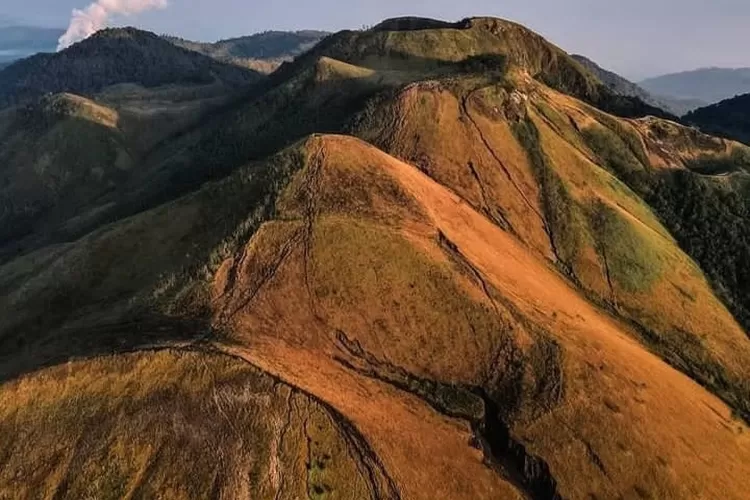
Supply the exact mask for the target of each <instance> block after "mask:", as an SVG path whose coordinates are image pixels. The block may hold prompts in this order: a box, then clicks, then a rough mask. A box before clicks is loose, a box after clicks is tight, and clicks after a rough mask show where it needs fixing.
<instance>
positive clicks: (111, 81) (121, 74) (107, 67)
mask: <svg viewBox="0 0 750 500" xmlns="http://www.w3.org/2000/svg"><path fill="white" fill-rule="evenodd" d="M259 78H260V77H259V75H258V74H257V73H255V72H253V71H250V70H247V69H243V68H239V67H237V66H233V65H229V64H225V63H221V62H219V61H216V60H214V59H212V58H210V57H207V56H204V55H202V54H198V53H196V52H192V51H189V50H186V49H183V48H180V47H176V46H175V45H173V44H171V43H169V42H168V41H166V40H163V39H161V38H159V37H158V36H156V35H154V34H152V33H148V32H144V31H139V30H136V29H133V28H123V29H108V30H104V31H100V32H99V33H97V34H96V35H94V36H92V37H91V38H89V39H87V40H85V41H83V42H81V43H78V44H75V45H74V46H72V47H70V48H69V49H67V50H64V51H62V52H58V53H55V54H38V55H35V56H33V57H30V58H28V59H24V60H23V61H19V62H18V63H16V64H14V65H12V66H10V67H8V68H6V69H5V70H4V71H2V72H1V73H0V107H3V106H8V105H10V104H16V103H19V102H20V103H23V102H28V101H30V100H33V99H35V98H37V97H40V96H42V95H44V94H47V93H53V94H54V93H59V92H73V93H76V94H82V95H91V94H94V93H96V92H98V91H100V90H102V89H104V88H105V87H108V86H110V85H115V84H118V83H137V84H139V85H142V86H144V87H157V86H161V85H168V84H210V83H214V82H216V81H218V82H221V83H223V84H226V85H228V86H230V87H243V86H247V85H249V84H252V83H255V82H257V81H258V80H259Z"/></svg>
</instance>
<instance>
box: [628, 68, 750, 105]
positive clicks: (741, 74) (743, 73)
mask: <svg viewBox="0 0 750 500" xmlns="http://www.w3.org/2000/svg"><path fill="white" fill-rule="evenodd" d="M639 85H641V86H642V87H643V88H645V89H646V90H648V91H649V92H652V93H653V94H655V95H664V96H671V97H676V98H680V99H692V100H696V101H700V102H702V103H703V104H704V105H709V104H712V103H716V102H719V101H722V100H724V99H728V98H731V97H734V96H736V95H738V94H746V93H748V92H750V68H701V69H697V70H692V71H683V72H679V73H671V74H668V75H663V76H659V77H654V78H649V79H646V80H643V81H641V82H639ZM696 107H701V106H696Z"/></svg>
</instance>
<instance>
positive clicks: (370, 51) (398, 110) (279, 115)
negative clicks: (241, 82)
mask: <svg viewBox="0 0 750 500" xmlns="http://www.w3.org/2000/svg"><path fill="white" fill-rule="evenodd" d="M148 95H149V96H150V97H151V98H153V96H154V94H148ZM48 99H52V101H51V104H47V105H46V107H42V108H38V107H36V106H38V105H36V106H31V107H29V108H25V109H29V113H31V111H35V113H37V114H29V115H28V118H27V120H28V123H29V124H30V125H29V128H28V129H24V130H20V129H19V127H17V126H11V125H9V124H12V123H15V122H13V121H12V120H13V119H18V115H17V114H16V115H15V116H11V115H9V113H11V112H9V111H7V110H6V111H3V112H0V133H5V134H15V135H13V137H16V139H15V140H18V141H25V140H28V141H34V143H44V141H45V140H48V139H45V138H47V137H49V136H50V134H51V132H50V130H53V129H55V127H58V126H61V125H59V124H63V125H62V126H65V127H67V126H69V124H70V122H71V121H73V120H76V119H79V120H84V121H85V122H86V123H87V124H89V123H97V124H98V127H99V128H106V130H102V131H101V133H102V134H104V133H105V132H106V135H105V136H104V137H105V138H104V139H103V140H102V143H106V144H109V145H111V146H119V147H121V148H122V151H127V152H131V151H133V153H132V156H133V157H138V158H140V159H141V160H140V161H138V162H136V163H135V164H134V165H133V166H132V167H131V168H130V171H137V175H136V174H132V175H129V176H128V177H127V179H116V180H115V181H114V182H115V185H116V186H118V188H117V191H120V190H121V189H122V188H120V187H119V186H122V185H124V186H127V189H126V190H125V191H127V193H128V196H127V198H128V200H129V202H131V203H135V202H140V203H141V205H140V207H141V208H140V210H132V211H130V212H127V213H126V214H120V216H119V217H118V218H116V219H107V220H106V222H104V221H102V222H101V223H100V224H99V225H91V226H87V229H86V230H85V231H81V232H80V234H77V235H75V236H74V237H73V236H71V234H72V233H69V234H68V237H67V238H62V239H60V240H56V241H54V242H46V243H45V242H44V238H41V236H40V235H39V234H36V233H37V232H44V233H47V232H49V230H50V229H49V228H50V227H58V225H60V224H62V225H63V226H65V225H66V224H68V223H69V222H70V221H71V220H72V221H75V220H76V218H77V217H79V213H78V212H77V211H76V210H75V209H72V211H71V212H69V213H68V214H64V213H62V211H61V212H60V214H59V219H58V220H56V221H52V220H50V221H49V222H48V224H49V225H48V226H46V227H45V228H44V229H43V230H42V229H39V228H33V229H32V234H30V235H25V236H23V237H22V239H23V240H24V241H28V240H29V238H30V239H32V240H34V241H35V244H34V245H31V244H29V245H25V246H24V245H21V246H19V247H17V248H15V249H14V250H12V251H8V252H6V253H5V258H4V259H3V261H2V263H1V264H0V315H2V317H3V318H5V321H3V322H2V323H0V397H1V398H2V400H3V401H4V402H6V404H4V405H2V408H0V444H2V446H0V450H2V451H0V496H2V495H5V496H11V497H20V498H38V497H48V496H51V497H58V498H80V497H93V498H122V497H128V498H134V497H148V496H155V497H161V498H201V497H217V498H236V497H243V498H277V499H297V498H304V497H307V498H314V499H329V498H346V499H349V498H373V499H423V498H424V499H434V498H456V499H462V498H466V499H484V498H486V499H495V498H517V499H524V498H532V499H555V500H557V499H561V498H566V499H579V498H581V499H588V498H675V499H693V498H727V499H738V500H739V499H743V498H744V497H745V496H746V489H747V484H746V483H747V481H746V478H747V477H748V475H749V474H750V427H748V424H749V423H750V338H749V337H748V335H747V331H748V327H749V326H750V314H748V311H750V303H749V302H748V297H750V293H748V292H750V290H748V289H747V286H748V283H750V279H748V278H750V274H749V273H748V271H749V270H750V267H748V266H750V254H748V250H749V249H750V247H748V246H747V242H748V241H750V238H748V234H747V232H746V231H745V229H743V228H750V224H748V223H747V222H748V221H747V217H748V214H750V210H749V208H750V207H748V206H747V202H746V201H745V200H748V199H750V197H748V196H746V194H747V192H748V186H750V174H749V173H748V168H750V149H748V148H746V147H744V146H742V145H741V144H739V143H735V142H731V141H729V140H725V139H719V138H715V137H712V136H708V135H705V134H702V133H700V132H698V131H697V130H696V129H692V128H688V127H685V126H682V125H680V124H677V123H675V122H673V121H669V120H667V119H664V118H660V117H657V116H652V115H653V113H651V111H652V110H653V108H651V107H650V106H648V105H646V104H644V103H642V102H641V101H640V100H639V99H637V98H631V97H626V96H616V95H615V94H614V93H612V92H611V91H610V90H609V89H607V87H606V86H605V85H604V84H603V83H602V82H601V81H600V80H599V79H598V78H597V77H596V76H594V75H593V74H591V72H589V71H588V70H586V69H585V68H584V67H583V66H581V65H580V64H579V63H577V62H576V61H575V60H574V59H572V58H571V57H570V56H569V55H568V54H566V53H564V52H563V51H562V50H560V49H559V48H557V47H555V46H554V45H552V44H550V43H549V42H547V41H546V40H545V39H543V38H542V37H541V36H539V35H537V34H535V33H533V32H531V31H529V30H527V29H526V28H523V27H521V26H519V25H517V24H514V23H511V22H508V21H504V20H500V19H492V18H472V19H466V20H463V21H460V22H458V23H446V22H442V21H434V20H427V19H417V18H403V19H393V20H388V21H385V22H383V23H381V24H380V25H377V26H376V27H375V28H373V29H372V30H368V31H359V32H342V33H338V34H336V35H333V36H331V37H329V38H326V39H325V40H324V41H323V42H321V43H320V44H318V45H317V46H316V47H315V48H313V49H312V50H311V51H309V52H307V53H305V54H303V55H302V56H300V57H298V58H297V59H296V60H295V61H294V62H290V63H286V64H284V65H283V66H282V67H281V68H280V69H279V70H278V71H277V72H276V73H274V74H273V75H272V76H271V77H270V78H268V79H267V80H265V81H264V83H263V84H262V85H260V86H258V87H256V88H255V89H254V90H253V91H252V92H250V93H248V94H246V95H245V96H243V97H242V98H241V99H237V100H234V101H231V103H230V105H227V106H218V107H215V108H212V109H211V110H210V112H208V113H207V114H206V115H205V116H204V117H202V118H201V119H198V120H192V121H190V123H189V124H187V123H188V122H187V121H186V122H185V123H186V124H185V125H183V126H181V127H179V128H176V129H175V131H174V132H173V133H169V134H167V135H164V136H163V137H161V138H160V140H158V141H152V142H153V146H152V147H151V148H150V149H149V151H148V152H143V151H139V150H137V149H136V145H138V144H140V143H141V140H139V139H137V137H143V136H138V135H134V134H136V132H137V131H138V130H140V127H134V126H133V125H132V123H133V122H132V121H130V122H128V120H122V119H117V115H118V114H119V115H120V116H122V114H123V113H124V114H125V115H127V113H132V112H133V111H132V109H133V106H135V103H137V102H139V101H138V100H137V99H134V98H132V97H129V96H128V94H127V91H126V89H119V90H118V91H117V92H116V93H109V94H104V95H98V96H95V97H94V99H88V98H83V97H80V96H70V95H66V96H57V97H52V98H48ZM165 100H167V99H165ZM58 101H60V102H62V103H63V104H64V105H61V104H54V103H56V102H58ZM45 103H47V101H46V100H43V101H42V104H45ZM595 105H598V106H601V107H602V108H606V109H607V110H608V111H609V112H610V113H608V112H605V111H603V110H602V109H599V108H597V107H596V106H595ZM59 108H62V109H63V110H64V111H65V112H64V113H59V112H58V113H55V114H53V117H54V120H51V119H50V118H49V116H48V115H49V111H48V110H49V109H52V110H56V109H59ZM170 109H171V112H173V113H177V109H178V108H170ZM128 110H130V111H128ZM44 112H47V114H45V113H44ZM12 113H18V111H15V110H12ZM40 113H41V116H39V114H40ZM192 113H195V110H192ZM645 115H648V116H645ZM22 116H23V115H22ZM130 116H131V118H130V120H132V119H133V118H132V115H130ZM172 116H179V115H178V114H175V115H172ZM191 116H195V115H191ZM128 123H130V125H128ZM40 124H41V125H40ZM42 125H44V126H42ZM155 128H157V129H158V128H159V127H156V126H155ZM34 134H40V135H34ZM87 135H88V134H87ZM0 144H1V143H0ZM50 144H53V145H52V146H50V147H48V148H45V150H44V151H46V153H44V154H41V153H39V155H40V156H42V157H46V156H49V155H53V154H61V153H58V152H68V153H69V154H70V156H71V157H73V158H80V159H81V162H80V165H84V163H83V160H84V159H85V158H86V157H85V156H84V154H83V152H80V151H73V150H68V149H65V148H60V147H59V146H54V143H52V142H50ZM19 151H25V148H23V147H19ZM28 154H37V153H34V152H30V153H28ZM105 157H106V156H105V155H97V158H98V160H97V163H101V168H102V172H101V173H100V174H98V175H99V176H100V177H99V178H101V179H102V180H103V181H104V182H103V183H105V184H106V180H108V179H110V178H111V176H113V175H115V174H117V172H118V170H117V167H118V163H117V162H116V161H114V159H112V160H110V161H109V162H106V161H105V160H102V159H103V158H105ZM18 158H19V159H17V160H15V161H17V172H22V173H25V175H29V176H31V173H32V172H33V175H34V176H33V177H32V178H31V180H30V181H29V182H28V184H24V185H29V186H32V187H31V188H30V190H31V191H32V192H34V193H47V192H49V193H50V196H52V195H58V194H59V193H65V189H64V188H59V187H58V185H57V184H53V185H51V186H50V185H49V183H50V182H51V180H54V179H57V177H56V176H55V175H53V174H54V173H55V171H54V170H50V167H49V165H53V166H54V165H58V164H59V161H58V160H57V159H56V158H57V157H53V161H49V162H47V163H45V164H43V165H42V167H43V168H42V167H39V166H38V164H39V159H34V158H33V157H32V158H31V159H27V160H24V159H22V158H21V157H18ZM113 158H114V157H113ZM0 164H2V163H0ZM70 165H73V166H78V165H79V162H75V161H74V162H71V163H70ZM136 165H137V166H136ZM24 166H26V169H24ZM104 167H106V168H104ZM91 170H93V168H88V169H84V170H83V171H82V172H81V173H79V174H78V175H88V174H87V173H86V172H88V171H91ZM121 170H122V171H125V169H121ZM72 171H73V172H78V171H77V170H72ZM14 172H16V171H14ZM14 175H15V177H14V178H21V177H20V174H17V175H16V174H14ZM71 175H72V174H71ZM63 177H64V178H63V179H58V181H59V180H67V179H68V176H67V175H66V176H63ZM208 179H210V181H209V182H205V181H206V180H208ZM34 183H37V184H38V185H35V184H34ZM7 184H8V183H7V181H5V182H4V183H3V185H7ZM13 185H15V184H13ZM60 185H62V186H65V184H63V183H61V184H60ZM81 185H86V186H94V187H96V186H97V185H96V184H92V183H91V182H89V181H86V182H78V181H76V180H72V182H71V183H70V184H69V185H68V187H67V189H78V186H81ZM175 185H177V186H181V187H182V189H175ZM159 186H161V187H162V188H163V189H165V190H166V191H168V192H166V193H162V194H163V196H161V197H160V196H156V197H154V192H153V191H152V190H153V189H155V188H156V187H159ZM166 186H169V189H166ZM45 189H48V191H45ZM5 193H7V194H4V195H3V196H4V198H3V199H4V201H10V202H12V203H13V206H19V205H21V200H25V199H26V198H27V197H28V193H27V192H23V191H19V192H18V193H20V194H15V192H13V191H12V190H11V191H6V192H5ZM73 198H75V199H76V200H79V201H81V200H87V201H85V203H86V206H87V207H90V206H91V205H90V203H98V202H101V201H102V200H105V199H106V195H99V194H91V193H82V194H81V193H79V194H76V195H75V196H74V197H73ZM120 202H121V200H115V201H114V203H115V204H118V203H120ZM59 204H60V202H59V201H55V202H54V203H53V206H57V205H59ZM4 206H5V205H4ZM129 206H130V205H129ZM133 206H134V205H133ZM68 217H71V218H70V219H68ZM39 227H41V226H39Z"/></svg>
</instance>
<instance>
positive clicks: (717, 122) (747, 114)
mask: <svg viewBox="0 0 750 500" xmlns="http://www.w3.org/2000/svg"><path fill="white" fill-rule="evenodd" d="M685 120H686V121H687V122H688V123H691V124H693V125H695V126H697V127H699V128H700V129H701V130H704V131H706V132H707V133H710V134H716V135H720V136H723V137H729V138H731V139H734V140H737V141H741V142H744V143H745V144H750V94H745V95H740V96H737V97H734V98H732V99H726V100H724V101H721V102H719V103H717V104H712V105H711V106H706V107H704V108H699V109H696V110H695V111H692V112H691V113H689V114H688V115H686V116H685Z"/></svg>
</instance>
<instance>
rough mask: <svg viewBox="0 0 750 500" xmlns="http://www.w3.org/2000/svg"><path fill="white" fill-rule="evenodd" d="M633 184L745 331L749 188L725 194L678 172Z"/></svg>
mask: <svg viewBox="0 0 750 500" xmlns="http://www.w3.org/2000/svg"><path fill="white" fill-rule="evenodd" d="M633 184H635V185H638V184H645V186H647V187H646V188H645V189H643V192H644V195H645V199H646V201H647V202H648V203H649V204H650V205H651V206H652V207H654V210H655V211H656V212H657V213H658V214H659V216H660V217H661V218H662V220H663V221H664V223H665V225H666V226H667V227H668V228H669V229H670V231H671V232H672V234H673V235H674V236H675V238H676V239H677V241H678V242H679V244H680V246H681V247H682V248H683V249H684V250H685V251H686V252H687V253H688V254H689V255H690V256H691V257H693V258H694V259H695V260H696V261H697V262H698V263H699V264H700V266H701V268H702V269H703V270H704V272H705V273H706V274H707V275H708V276H709V277H710V278H711V280H712V282H713V283H714V285H715V289H716V291H717V293H718V294H719V295H720V296H721V297H723V298H724V299H725V301H726V303H727V305H728V306H729V308H730V310H731V311H732V312H733V313H734V314H735V316H736V317H737V319H738V320H739V321H740V323H741V324H742V325H743V326H744V328H745V330H747V331H750V196H749V195H750V182H749V181H748V180H747V179H746V178H743V179H742V180H741V181H739V182H738V185H737V187H735V188H733V189H732V188H729V189H728V188H727V187H726V186H725V185H724V184H723V183H722V182H721V180H719V179H714V178H710V177H703V176H701V175H697V174H695V173H692V172H689V171H683V170H677V171H674V172H665V173H663V174H661V175H660V176H659V177H656V178H654V179H653V180H641V182H636V183H633Z"/></svg>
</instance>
